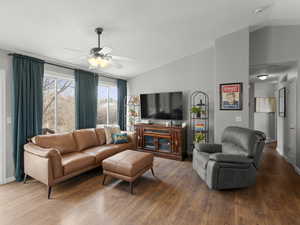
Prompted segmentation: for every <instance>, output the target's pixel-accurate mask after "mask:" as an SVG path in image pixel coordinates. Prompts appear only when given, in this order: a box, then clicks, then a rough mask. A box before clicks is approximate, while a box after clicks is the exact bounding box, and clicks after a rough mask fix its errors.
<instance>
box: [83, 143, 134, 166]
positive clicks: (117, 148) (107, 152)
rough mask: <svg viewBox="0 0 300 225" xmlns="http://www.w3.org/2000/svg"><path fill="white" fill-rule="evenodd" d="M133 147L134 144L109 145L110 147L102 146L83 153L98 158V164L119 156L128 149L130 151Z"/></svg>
mask: <svg viewBox="0 0 300 225" xmlns="http://www.w3.org/2000/svg"><path fill="white" fill-rule="evenodd" d="M131 147H132V144H129V143H125V144H119V145H115V144H109V145H102V146H97V147H93V148H89V149H86V150H84V151H83V152H84V153H86V154H89V155H92V156H94V157H96V161H97V163H99V162H102V160H104V159H106V158H108V157H110V156H112V155H114V154H117V153H119V152H121V151H124V150H126V149H129V148H131Z"/></svg>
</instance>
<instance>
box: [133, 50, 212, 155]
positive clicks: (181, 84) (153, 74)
mask: <svg viewBox="0 0 300 225" xmlns="http://www.w3.org/2000/svg"><path fill="white" fill-rule="evenodd" d="M214 64H215V62H214V49H213V48H212V47H211V48H208V49H205V50H203V51H201V52H199V53H198V54H195V55H192V56H188V57H184V58H182V59H179V60H177V61H174V62H172V63H170V64H167V65H165V66H162V67H160V68H158V69H155V70H152V71H150V72H147V73H144V74H141V75H139V76H137V77H135V78H132V79H130V80H129V81H128V91H129V95H139V94H141V93H154V92H167V91H182V92H183V93H184V119H185V120H188V110H189V106H188V105H189V95H190V94H191V93H192V92H193V91H195V90H201V91H204V92H206V93H207V94H208V95H209V98H210V134H211V135H210V137H211V138H210V139H211V141H213V127H214V126H213V122H214V120H213V116H214V91H215V90H214V87H215V83H214V82H215V78H214ZM191 141H192V140H189V147H190V144H191ZM189 150H191V149H190V148H189Z"/></svg>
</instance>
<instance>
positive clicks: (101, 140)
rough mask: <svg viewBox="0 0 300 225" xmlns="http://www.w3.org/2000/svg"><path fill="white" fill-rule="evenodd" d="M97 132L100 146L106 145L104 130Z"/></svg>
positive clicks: (100, 129)
mask: <svg viewBox="0 0 300 225" xmlns="http://www.w3.org/2000/svg"><path fill="white" fill-rule="evenodd" d="M95 132H96V135H97V138H98V142H99V145H104V144H105V143H106V138H105V130H104V128H96V129H95Z"/></svg>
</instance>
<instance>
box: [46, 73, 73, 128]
mask: <svg viewBox="0 0 300 225" xmlns="http://www.w3.org/2000/svg"><path fill="white" fill-rule="evenodd" d="M43 100H44V103H43V128H44V129H45V128H46V129H50V130H52V131H54V132H55V133H60V132H67V131H72V130H74V129H75V82H74V80H71V79H59V78H56V77H51V76H45V77H44V83H43Z"/></svg>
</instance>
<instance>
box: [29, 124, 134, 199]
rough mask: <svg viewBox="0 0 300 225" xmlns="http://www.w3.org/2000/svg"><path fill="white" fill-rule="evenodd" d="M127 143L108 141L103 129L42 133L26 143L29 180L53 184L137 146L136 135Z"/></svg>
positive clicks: (49, 188)
mask: <svg viewBox="0 0 300 225" xmlns="http://www.w3.org/2000/svg"><path fill="white" fill-rule="evenodd" d="M128 137H129V142H128V143H125V144H106V138H105V131H104V129H103V128H96V129H82V130H75V131H73V132H69V133H62V134H51V135H39V136H36V137H33V138H32V139H31V142H30V143H27V144H26V145H24V149H25V151H24V171H25V179H24V182H25V181H26V178H27V176H30V177H32V178H34V179H36V180H38V181H40V182H42V183H44V184H46V185H47V186H48V198H50V194H51V187H52V186H53V185H55V184H57V183H60V182H62V181H64V180H67V179H69V178H71V177H74V176H76V175H79V174H81V173H83V172H86V171H88V170H91V169H93V168H96V167H100V166H101V165H102V161H103V160H104V159H106V158H108V157H110V156H112V155H114V154H116V153H118V152H121V151H124V150H126V149H135V140H134V134H128Z"/></svg>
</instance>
